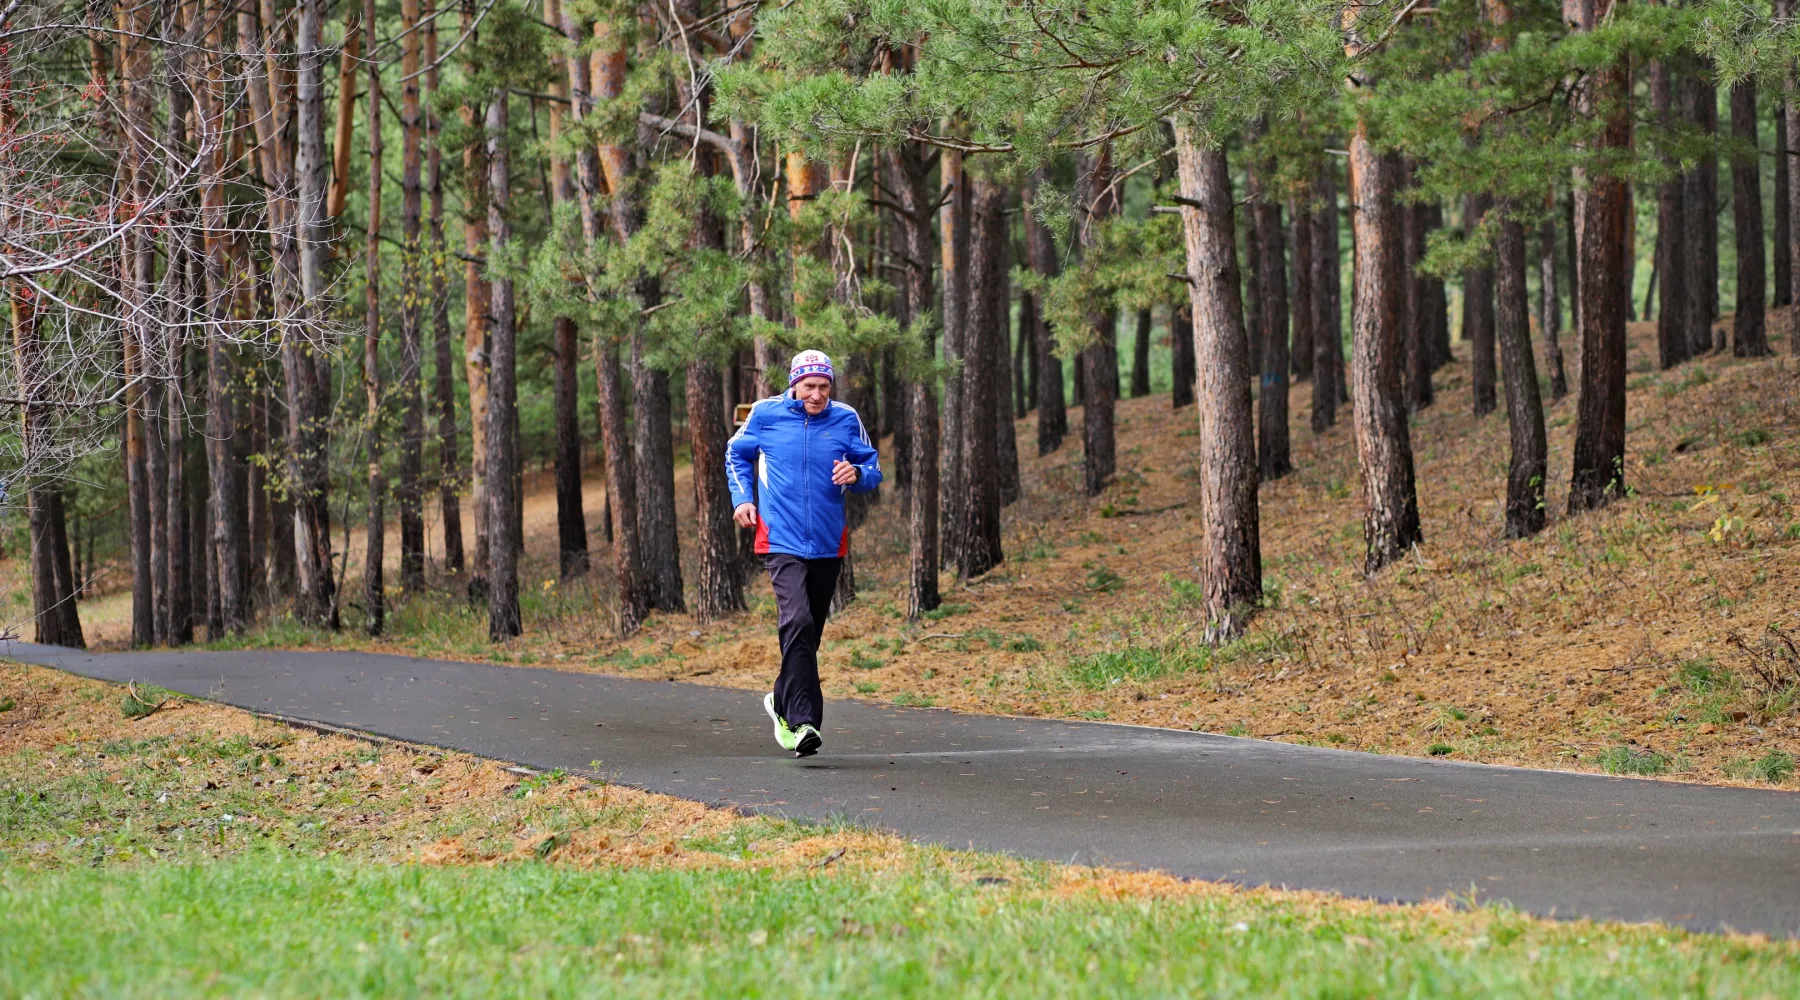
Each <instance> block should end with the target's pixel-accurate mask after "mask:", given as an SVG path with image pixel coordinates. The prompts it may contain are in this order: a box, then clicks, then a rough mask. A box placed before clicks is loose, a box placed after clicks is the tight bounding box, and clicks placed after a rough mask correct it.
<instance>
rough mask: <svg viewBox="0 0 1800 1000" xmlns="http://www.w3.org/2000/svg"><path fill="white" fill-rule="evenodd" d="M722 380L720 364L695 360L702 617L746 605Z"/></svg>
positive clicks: (698, 608)
mask: <svg viewBox="0 0 1800 1000" xmlns="http://www.w3.org/2000/svg"><path fill="white" fill-rule="evenodd" d="M720 380H721V376H720V375H719V367H718V366H717V365H715V364H712V363H711V362H708V361H693V362H689V364H688V366H687V424H688V439H689V442H690V445H691V450H692V453H693V456H694V507H695V518H696V520H697V521H698V522H699V525H698V527H699V530H698V533H697V535H696V538H695V544H694V548H695V555H696V559H695V569H696V572H695V575H694V617H695V618H697V619H699V620H700V621H702V622H709V621H713V620H715V619H718V618H721V617H723V616H725V615H728V614H730V613H732V612H734V611H742V610H744V593H743V590H742V588H741V587H740V586H739V582H738V581H739V573H738V571H737V556H738V553H737V548H738V542H737V528H736V527H734V526H733V525H732V522H731V491H730V490H729V489H727V488H726V481H725V440H726V438H728V437H730V431H729V429H728V428H726V426H725V419H724V414H723V413H722V412H721V411H720V408H719V392H720V389H719V383H720Z"/></svg>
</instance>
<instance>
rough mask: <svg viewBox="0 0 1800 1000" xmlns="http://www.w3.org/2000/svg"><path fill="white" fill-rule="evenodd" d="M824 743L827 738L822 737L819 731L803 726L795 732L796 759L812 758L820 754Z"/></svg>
mask: <svg viewBox="0 0 1800 1000" xmlns="http://www.w3.org/2000/svg"><path fill="white" fill-rule="evenodd" d="M824 743H825V738H824V737H823V736H820V735H819V731H818V730H817V729H814V728H813V727H812V726H801V727H800V728H799V729H796V730H794V756H796V757H811V756H812V755H813V754H816V753H818V752H819V747H821V746H823V745H824Z"/></svg>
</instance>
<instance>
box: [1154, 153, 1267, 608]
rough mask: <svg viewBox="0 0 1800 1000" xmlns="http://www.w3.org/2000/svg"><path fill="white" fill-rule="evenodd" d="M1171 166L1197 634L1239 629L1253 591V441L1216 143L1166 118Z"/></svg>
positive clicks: (1258, 569) (1232, 239)
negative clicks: (1188, 352)
mask: <svg viewBox="0 0 1800 1000" xmlns="http://www.w3.org/2000/svg"><path fill="white" fill-rule="evenodd" d="M1175 152H1176V157H1177V161H1176V162H1177V175H1178V177H1179V183H1180V185H1181V193H1182V195H1183V197H1184V199H1185V200H1184V202H1183V203H1182V209H1181V219H1182V233H1183V237H1184V240H1185V248H1186V254H1187V272H1186V273H1187V283H1188V296H1189V308H1190V309H1191V310H1192V311H1193V323H1194V358H1195V362H1196V367H1197V368H1198V369H1199V384H1198V386H1197V387H1196V391H1195V394H1194V400H1195V403H1196V404H1197V405H1196V407H1195V410H1196V416H1198V418H1199V424H1200V436H1199V449H1200V512H1201V528H1200V530H1201V539H1200V544H1201V566H1200V572H1201V581H1200V583H1201V589H1202V591H1203V592H1204V593H1205V595H1206V635H1205V638H1206V641H1208V642H1223V641H1226V640H1228V639H1231V638H1234V637H1236V636H1237V635H1239V634H1241V633H1242V632H1243V630H1244V627H1245V625H1246V624H1247V623H1248V621H1249V618H1250V615H1251V614H1252V612H1253V611H1254V609H1255V607H1256V605H1257V603H1258V602H1259V601H1260V600H1261V599H1262V549H1261V541H1260V531H1261V525H1260V513H1259V511H1258V507H1257V499H1256V488H1257V469H1256V440H1255V437H1254V434H1255V431H1254V424H1253V423H1252V421H1251V415H1250V378H1251V368H1250V343H1249V335H1248V333H1247V332H1246V331H1245V329H1244V311H1243V300H1242V299H1241V298H1240V297H1239V296H1240V291H1239V289H1240V287H1241V285H1240V279H1239V276H1238V264H1237V236H1236V232H1237V227H1236V225H1235V223H1234V222H1233V220H1232V194H1231V174H1230V172H1229V170H1228V168H1227V166H1226V163H1225V151H1224V150H1223V149H1222V148H1220V149H1215V148H1204V147H1202V146H1201V145H1200V144H1199V142H1198V140H1197V139H1196V138H1195V136H1194V134H1193V132H1192V131H1191V129H1190V128H1189V127H1188V126H1187V125H1177V126H1176V127H1175Z"/></svg>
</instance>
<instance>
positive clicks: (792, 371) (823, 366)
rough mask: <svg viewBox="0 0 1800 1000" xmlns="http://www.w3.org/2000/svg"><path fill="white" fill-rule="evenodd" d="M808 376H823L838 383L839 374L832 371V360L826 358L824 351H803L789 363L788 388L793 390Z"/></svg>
mask: <svg viewBox="0 0 1800 1000" xmlns="http://www.w3.org/2000/svg"><path fill="white" fill-rule="evenodd" d="M808 375H823V376H825V377H826V378H828V379H830V380H832V381H833V382H836V381H837V374H836V373H835V372H833V371H832V370H831V359H830V358H828V357H826V356H825V352H824V351H801V352H800V353H799V354H796V355H794V360H792V361H790V362H788V388H790V389H792V388H793V387H794V383H795V382H798V381H800V380H801V379H803V378H805V377H807V376H808Z"/></svg>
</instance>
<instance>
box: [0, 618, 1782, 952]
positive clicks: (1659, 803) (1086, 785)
mask: <svg viewBox="0 0 1800 1000" xmlns="http://www.w3.org/2000/svg"><path fill="white" fill-rule="evenodd" d="M0 656H4V657H10V658H12V659H16V660H24V661H27V662H31V663H37V664H42V665H44V666H51V667H57V668H60V669H63V670H68V671H71V672H74V673H78V674H83V675H86V676H89V677H98V678H103V679H106V680H112V681H124V680H136V681H139V682H148V683H153V684H159V685H162V686H163V687H166V688H169V689H171V690H174V691H179V692H182V693H184V694H189V695H195V696H200V697H205V698H211V699H214V700H217V701H221V702H224V703H226V704H230V705H237V706H240V707H242V708H247V709H252V710H255V711H259V712H265V713H270V714H274V715H279V716H284V717H288V718H293V719H301V720H308V721H313V722H319V723H325V724H328V725H332V726H341V727H345V728H349V729H354V730H359V731H362V732H367V733H373V734H376V735H381V736H387V737H392V738H394V739H399V740H407V741H411V742H416V743H425V744H432V745H436V746H441V747H449V748H454V749H457V750H465V751H468V752H471V753H475V754H480V755H483V756H487V757H494V758H499V759H504V760H510V761H518V762H520V763H522V764H526V765H529V766H532V767H536V768H543V769H549V768H555V767H561V768H565V769H567V770H568V771H570V772H572V773H580V774H589V775H594V774H600V775H604V776H606V777H609V778H611V779H612V780H615V781H619V782H622V783H625V784H629V785H633V786H637V787H641V788H646V789H650V790H652V791H657V792H665V793H668V794H671V795H679V796H682V797H684V798H689V799H697V800H700V801H704V802H708V803H712V804H716V805H721V806H736V807H740V808H746V809H750V810H755V811H761V812H769V813H779V814H782V815H787V816H795V817H812V818H824V817H832V816H840V817H842V816H847V817H851V818H853V819H855V820H858V821H862V822H866V823H868V824H870V825H872V826H877V827H880V828H884V829H887V830H891V831H894V832H896V833H899V834H903V835H905V836H909V837H915V838H919V839H922V840H928V841H934V842H938V843H943V844H947V845H950V846H954V847H975V848H980V849H984V850H996V851H1010V852H1014V853H1017V854H1020V855H1024V856H1028V857H1037V858H1046V859H1051V860H1055V861H1066V862H1079V863H1083V864H1097V865H1113V866H1118V867H1123V868H1135V869H1149V868H1156V869H1162V870H1164V871H1168V872H1170V873H1173V874H1176V875H1181V876H1188V877H1194V878H1204V879H1220V880H1225V881H1229V882H1235V883H1239V884H1243V885H1274V886H1286V887H1291V888H1306V889H1324V890H1330V891H1334V892H1340V893H1345V894H1347V895H1351V896H1361V897H1368V898H1374V899H1382V900H1401V901H1412V900H1422V899H1429V898H1434V897H1442V896H1445V895H1447V894H1454V895H1456V896H1458V897H1461V898H1464V899H1468V898H1471V897H1473V898H1474V899H1477V900H1480V901H1497V900H1505V901H1508V902H1510V903H1511V904H1512V905H1514V906H1516V907H1518V908H1519V909H1522V910H1526V911H1529V912H1533V913H1538V914H1544V915H1550V916H1557V917H1576V916H1584V917H1595V918H1604V919H1617V920H1630V921H1641V920H1658V921H1665V922H1668V923H1672V924H1679V925H1683V926H1687V927H1691V928H1696V929H1705V930H1716V929H1724V928H1733V929H1737V930H1743V931H1763V932H1767V933H1769V934H1773V935H1778V936H1788V937H1792V936H1796V935H1800V796H1797V795H1795V794H1793V793H1786V792H1776V791H1760V790H1755V789H1742V788H1724V787H1711V786H1703V785H1685V784H1675V783H1671V782H1657V781H1643V780H1633V779H1624V778H1609V777H1605V776H1600V775H1587V774H1574V773H1568V772H1560V771H1538V770H1529V769H1525V768H1511V767H1496V766H1489V765H1481V764H1465V763H1453V762H1448V761H1435V760H1419V759H1415V758H1410V757H1388V756H1381V755H1377V754H1366V753H1354V752H1349V751H1341V750H1325V749H1319V748H1315V747H1302V746H1292V745H1288V744H1283V743H1271V742H1266V741H1263V740H1252V739H1240V738H1235V737H1229V736H1215V735H1211V734H1207V733H1192V732H1184V731H1178V730H1166V729H1152V728H1145V727H1138V726H1121V725H1108V724H1104V723H1088V722H1057V721H1049V720H1041V719H1017V718H1001V717H991V716H976V715H962V714H957V713H952V712H942V711H931V710H921V709H905V708H895V707H891V706H887V705H878V704H872V703H868V702H858V701H834V702H831V703H829V704H828V705H827V708H826V726H825V747H824V751H823V752H822V753H821V754H819V755H818V756H816V757H811V758H808V759H805V760H795V759H793V758H792V757H790V756H788V755H786V754H784V753H782V752H781V751H780V750H779V749H778V748H777V747H776V746H775V743H774V740H773V739H772V738H771V735H770V732H769V725H768V722H767V719H766V717H765V716H764V715H763V712H762V706H761V698H762V695H761V693H760V692H752V691H743V690H737V689H730V688H717V687H705V686H701V685H695V684H677V683H672V682H656V681H638V680H630V679H627V678H619V677H607V676H601V675H597V674H585V673H573V672H567V671H559V670H546V669H537V668H528V667H511V666H497V665H492V664H479V663H454V662H444V661H438V660H419V659H411V658H408V657H400V656H381V655H374V654H364V653H336V652H333V653H304V652H280V651H254V652H231V653H200V652H150V653H103V654H93V653H88V652H84V651H80V650H71V649H63V648H59V647H55V646H38V645H33V644H29V643H16V642H15V643H5V644H0ZM596 761H597V762H598V764H597V765H596V764H594V763H593V762H596Z"/></svg>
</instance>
